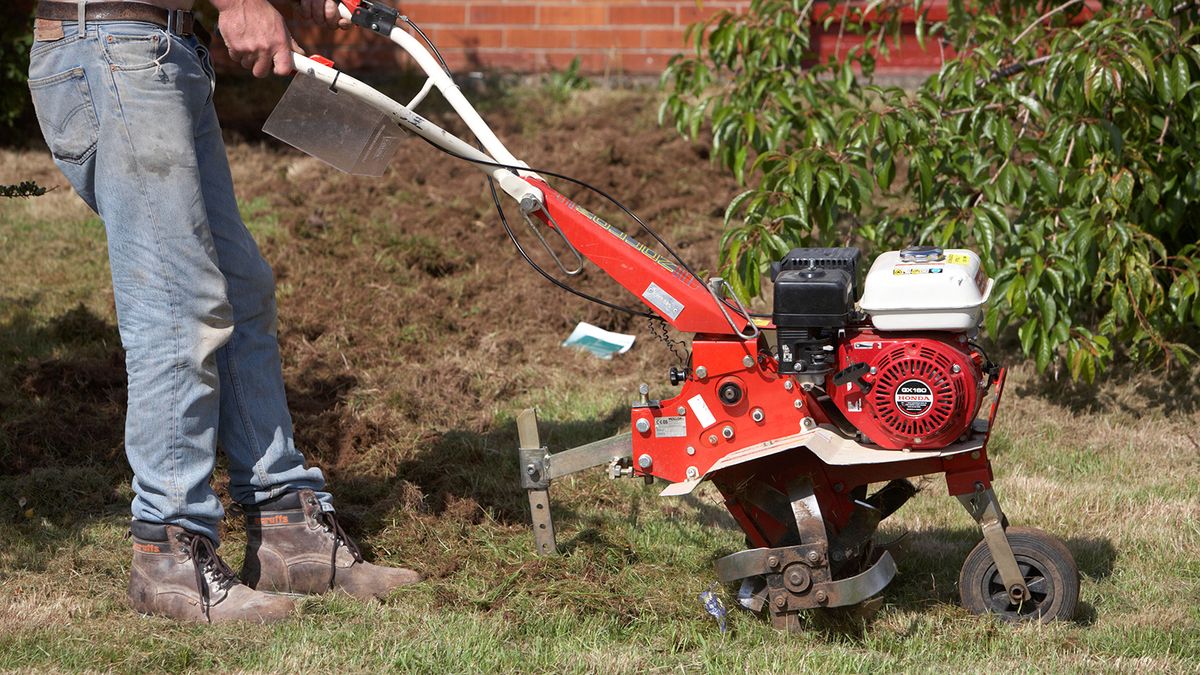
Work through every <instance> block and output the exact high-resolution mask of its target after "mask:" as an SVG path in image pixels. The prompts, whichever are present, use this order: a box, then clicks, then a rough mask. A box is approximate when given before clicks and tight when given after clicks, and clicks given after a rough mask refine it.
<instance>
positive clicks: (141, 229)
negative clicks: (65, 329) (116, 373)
mask: <svg viewBox="0 0 1200 675" xmlns="http://www.w3.org/2000/svg"><path fill="white" fill-rule="evenodd" d="M64 27H65V28H67V29H68V32H69V33H70V32H73V28H74V27H73V25H71V24H67V25H65V26H64ZM88 28H89V30H88V32H87V35H86V37H85V39H82V40H74V39H69V37H70V35H68V39H65V40H59V41H57V42H60V43H62V44H57V43H37V44H35V46H34V51H33V54H32V58H31V65H30V77H31V89H32V88H33V87H34V86H35V84H37V83H40V82H47V81H51V80H53V78H54V76H55V74H56V73H66V72H71V71H74V70H79V71H81V72H83V73H84V74H85V77H84V78H83V80H82V82H83V83H85V87H84V89H85V90H86V91H87V95H88V98H89V101H88V103H89V104H90V106H91V107H90V110H87V111H84V112H85V113H87V112H90V114H92V115H93V116H94V120H95V122H96V126H97V130H98V133H97V142H96V146H95V149H94V152H93V153H92V154H91V155H90V156H89V157H88V158H87V159H86V160H84V161H79V160H78V159H76V160H73V161H72V160H71V158H67V157H60V156H59V153H56V160H57V161H58V164H59V166H60V167H62V168H63V171H64V174H66V175H67V177H68V179H69V180H71V182H72V184H73V185H74V187H75V188H76V190H77V191H78V192H79V193H80V194H81V195H82V196H84V198H85V200H86V201H88V202H89V204H91V205H92V206H93V208H95V209H96V210H97V211H98V213H99V214H100V216H101V218H102V219H103V220H104V223H105V228H106V230H107V233H108V249H109V261H110V265H111V269H112V279H113V290H114V296H115V301H116V309H117V322H118V327H119V329H120V333H121V343H122V345H123V346H124V348H125V352H126V370H127V374H128V381H129V397H128V412H127V415H126V424H125V450H126V455H127V456H128V458H129V463H130V466H131V467H132V469H133V472H134V481H133V488H134V493H135V497H134V500H133V505H132V510H133V516H134V517H135V518H138V519H142V520H148V521H151V522H161V523H172V524H177V525H181V526H183V527H185V528H187V529H189V530H191V531H195V532H199V533H202V534H205V535H207V536H209V537H211V538H213V540H214V541H215V540H216V538H217V523H218V522H219V521H220V519H221V518H222V516H223V510H222V508H221V503H220V500H219V499H218V498H217V496H216V495H215V494H214V493H213V490H212V488H211V486H210V484H209V481H210V478H211V475H212V470H213V467H214V463H215V453H216V442H217V426H218V422H219V408H220V393H221V392H220V379H219V376H218V372H217V358H216V354H217V351H218V350H219V349H220V348H221V347H222V346H223V345H224V344H225V343H226V342H227V341H228V340H229V338H230V336H231V334H232V333H233V312H232V308H231V306H230V303H229V301H228V300H227V297H226V287H225V278H224V276H223V275H222V273H221V270H220V269H219V267H218V265H217V258H216V248H215V246H214V244H213V238H212V235H211V232H210V230H209V224H208V217H207V213H206V210H205V205H204V199H203V196H204V195H203V191H202V188H201V184H202V179H201V172H200V165H199V163H198V157H197V152H196V146H195V135H196V128H197V119H198V116H199V114H200V113H201V112H203V110H204V107H205V105H207V103H208V95H209V93H210V90H209V80H208V77H207V75H206V74H205V73H204V72H203V70H202V69H201V68H200V65H199V63H198V62H197V60H196V59H195V55H194V54H192V55H191V58H188V55H187V53H186V50H183V49H180V48H179V45H177V44H176V45H174V47H172V44H173V41H174V40H173V38H171V37H170V36H168V35H167V33H165V32H164V31H162V30H159V29H157V28H155V27H154V26H151V25H148V24H142V23H101V24H94V25H89V27H88ZM74 93H75V91H74V90H71V91H68V90H67V89H65V88H61V87H59V88H57V90H53V89H52V88H45V89H43V90H40V91H35V92H34V99H35V106H36V107H37V112H38V117H39V122H40V123H41V126H42V130H43V133H44V134H45V135H46V138H47V142H48V143H49V144H50V146H51V149H52V150H53V149H54V148H55V147H56V145H59V144H61V143H62V142H63V136H64V134H65V133H67V132H68V130H67V129H65V128H64V127H65V126H68V125H64V124H61V123H59V122H56V121H55V119H56V117H60V116H61V115H56V111H61V110H63V109H64V108H65V107H68V106H69V105H70V104H64V103H63V100H64V97H66V96H68V95H74ZM81 109H82V108H81ZM77 114H78V113H71V115H77ZM72 119H74V118H72Z"/></svg>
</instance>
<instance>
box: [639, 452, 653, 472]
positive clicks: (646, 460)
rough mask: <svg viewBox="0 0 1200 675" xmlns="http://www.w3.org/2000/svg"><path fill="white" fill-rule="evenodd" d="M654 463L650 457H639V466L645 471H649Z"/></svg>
mask: <svg viewBox="0 0 1200 675" xmlns="http://www.w3.org/2000/svg"><path fill="white" fill-rule="evenodd" d="M653 463H654V460H652V459H650V455H641V456H640V457H638V466H640V467H642V468H643V469H649V468H650V465H651V464H653Z"/></svg>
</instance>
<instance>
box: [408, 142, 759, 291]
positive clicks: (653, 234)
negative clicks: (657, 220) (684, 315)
mask: <svg viewBox="0 0 1200 675" xmlns="http://www.w3.org/2000/svg"><path fill="white" fill-rule="evenodd" d="M418 136H419V137H420V139H421V140H423V141H425V142H426V143H428V144H430V145H432V146H433V147H435V148H437V149H438V150H441V151H442V152H444V153H446V154H447V155H450V156H451V157H454V158H456V159H461V160H463V161H464V162H471V163H472V164H482V165H484V166H494V167H496V168H498V169H508V170H509V171H512V172H513V173H514V174H516V173H517V172H519V171H532V172H533V173H539V174H546V175H547V176H554V177H555V178H561V179H563V180H565V181H567V182H569V183H574V184H576V185H578V186H580V187H582V188H584V189H586V190H591V191H592V192H594V193H596V194H598V195H600V196H601V197H603V198H605V199H607V200H608V201H609V202H611V203H612V205H613V206H616V207H617V208H618V209H620V210H621V212H622V213H624V214H625V215H626V216H629V218H630V219H631V220H633V221H634V222H635V223H637V224H638V225H639V226H640V227H641V228H642V229H643V230H645V232H646V234H649V235H650V236H651V237H653V238H654V240H655V241H657V242H658V243H659V244H661V245H662V247H663V248H665V249H666V250H667V253H670V254H671V257H672V258H674V259H675V262H677V263H679V264H680V265H681V266H682V267H683V269H685V270H687V273H688V274H690V275H691V276H692V278H693V279H695V280H696V282H697V283H699V284H700V285H701V286H704V285H705V284H704V280H703V279H701V278H700V275H699V274H696V272H695V270H693V269H692V268H691V266H690V265H688V264H687V262H685V261H684V260H683V258H681V257H680V256H679V254H678V253H676V252H675V249H673V248H671V245H670V244H668V243H667V242H666V241H663V238H662V237H660V236H658V233H657V232H655V231H654V229H653V228H651V227H650V226H649V225H647V224H646V223H645V222H643V221H642V219H641V218H639V217H638V216H637V214H636V213H634V212H633V211H630V210H629V207H627V206H625V205H624V204H622V203H621V202H619V201H617V199H616V198H615V197H613V196H612V195H610V194H608V193H607V192H605V191H604V190H601V189H600V188H598V187H596V186H595V185H592V184H591V183H588V182H586V181H583V180H580V179H578V178H575V177H573V176H568V175H566V174H563V173H558V172H557V171H551V170H550V169H543V168H539V167H531V166H517V165H515V164H504V163H502V162H496V161H489V160H483V159H474V158H471V157H467V156H466V155H460V154H459V153H457V152H455V151H453V150H450V149H449V148H443V147H442V146H440V145H438V144H437V143H434V142H433V141H431V140H429V139H428V138H425V137H424V136H420V135H418ZM739 313H740V312H739Z"/></svg>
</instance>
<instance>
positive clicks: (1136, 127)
mask: <svg viewBox="0 0 1200 675" xmlns="http://www.w3.org/2000/svg"><path fill="white" fill-rule="evenodd" d="M1083 7H1084V4H1083V3H1082V2H1080V1H1078V0H1076V1H1075V2H1067V3H1065V4H1059V0H1054V2H1053V3H1051V4H1046V3H1041V2H1028V1H1021V0H1008V1H1002V2H987V1H981V2H978V3H973V4H967V3H964V2H962V0H951V2H950V3H949V7H948V18H947V20H945V21H941V22H937V23H930V22H928V21H926V16H925V12H924V10H923V8H921V7H920V6H919V5H918V6H917V7H916V9H915V10H914V8H913V6H912V4H910V3H897V2H872V3H870V4H869V5H866V4H857V3H856V4H853V5H847V4H845V3H842V4H839V3H836V2H835V3H831V6H830V7H829V8H828V9H827V10H826V9H821V10H820V11H821V12H822V13H823V14H822V15H821V16H818V17H816V19H817V20H818V21H822V22H823V23H824V26H825V27H826V28H828V29H829V30H830V32H832V33H835V34H836V35H838V36H854V39H846V40H845V45H844V46H843V47H842V49H841V54H840V58H836V57H835V58H830V59H828V60H826V61H824V62H817V60H816V57H815V56H814V54H813V49H812V45H811V44H810V38H809V26H810V20H811V17H810V13H811V12H812V11H814V10H813V3H811V2H807V1H806V2H800V1H795V2H789V1H786V0H752V2H751V4H750V6H749V9H748V10H747V11H745V12H742V13H738V12H732V11H726V12H723V13H720V14H718V15H716V16H714V17H713V18H712V19H711V20H710V21H708V22H707V23H705V24H700V25H696V26H693V27H691V28H690V29H689V31H690V32H689V36H690V39H691V40H692V41H693V45H694V54H692V55H691V56H687V57H676V58H675V59H674V60H672V62H671V64H670V66H669V67H668V70H667V72H666V74H665V75H664V86H665V88H666V90H667V93H668V96H667V98H666V100H665V102H664V104H663V111H662V112H663V114H664V116H668V117H669V118H670V119H671V120H672V121H673V122H674V124H675V125H676V127H677V128H678V129H679V131H680V132H681V133H684V134H686V135H689V136H692V137H696V136H697V135H698V134H699V132H700V130H701V128H702V127H703V126H705V125H708V126H710V127H711V130H712V146H713V151H714V157H715V158H716V160H717V161H720V162H722V163H723V164H724V165H725V166H727V167H728V168H729V169H730V170H731V171H732V172H733V174H734V175H735V177H736V178H737V179H738V180H739V181H741V182H743V183H745V184H746V186H747V187H748V189H747V190H746V191H745V192H743V193H741V194H739V195H737V196H736V197H734V199H733V200H732V202H731V203H730V204H729V208H728V210H727V213H726V223H727V229H726V232H725V235H724V239H723V251H722V268H723V271H724V273H725V275H726V276H727V277H729V278H730V280H731V282H732V283H733V284H734V286H735V289H736V291H737V292H738V293H739V294H740V295H742V296H743V297H747V298H748V297H750V296H753V295H756V294H758V293H759V291H760V277H761V275H762V273H763V271H764V270H765V269H766V268H767V266H768V264H769V263H770V262H771V261H772V260H776V259H778V258H779V257H780V256H781V255H782V254H783V253H784V252H786V250H787V249H788V248H790V247H792V246H798V245H831V244H838V243H845V242H847V241H858V242H862V243H865V244H868V245H870V246H871V247H872V248H879V249H882V248H884V247H887V248H894V247H897V246H901V245H905V244H908V243H912V242H923V243H936V244H940V245H952V244H953V245H964V244H966V245H970V246H972V247H973V248H975V249H976V250H978V251H979V252H980V254H981V255H982V256H983V258H984V260H985V265H986V267H987V271H988V273H989V274H990V275H991V276H992V277H994V278H995V279H996V287H995V291H994V292H993V298H995V301H994V302H993V305H992V311H991V312H990V313H989V315H988V325H987V328H988V330H989V331H990V332H991V334H992V335H998V334H1000V332H1001V331H1003V330H1004V329H1006V328H1013V329H1015V330H1016V332H1017V334H1018V335H1019V338H1020V343H1021V346H1022V348H1023V350H1024V351H1025V353H1026V354H1027V355H1029V356H1032V357H1033V358H1035V359H1036V362H1037V366H1038V368H1039V369H1040V370H1045V369H1046V368H1047V367H1048V366H1050V365H1051V364H1054V365H1055V368H1056V369H1057V368H1058V367H1059V366H1065V367H1066V369H1067V370H1068V371H1069V372H1070V373H1071V375H1072V376H1074V377H1076V378H1083V379H1085V380H1088V381H1091V380H1092V379H1093V378H1094V377H1095V375H1096V373H1097V372H1098V371H1099V370H1100V369H1102V368H1103V367H1104V366H1105V364H1107V363H1108V362H1109V361H1110V360H1111V359H1112V358H1113V356H1114V354H1125V355H1128V356H1130V357H1132V358H1134V359H1138V360H1150V361H1154V362H1158V363H1163V362H1165V363H1167V364H1169V363H1170V362H1171V361H1172V360H1173V359H1178V360H1179V361H1182V362H1187V361H1188V359H1189V358H1190V357H1194V356H1195V355H1196V351H1195V349H1194V347H1193V346H1192V345H1189V344H1188V341H1189V340H1191V339H1194V337H1195V335H1196V329H1197V327H1200V261H1197V259H1196V254H1197V247H1198V242H1200V144H1197V141H1196V139H1198V138H1200V91H1197V89H1198V88H1200V39H1198V36H1200V12H1198V9H1197V8H1198V6H1197V5H1196V4H1194V3H1191V2H1185V3H1183V4H1182V5H1179V4H1177V3H1174V2H1163V1H1161V0H1158V1H1156V2H1151V3H1149V4H1148V5H1143V4H1140V3H1125V4H1112V3H1105V4H1104V5H1102V6H1101V7H1099V8H1097V9H1095V10H1094V13H1093V14H1091V15H1088V16H1084V15H1082V14H1080V12H1081V11H1082V10H1083ZM905 12H908V13H910V16H912V15H913V14H915V20H916V34H917V38H918V40H919V41H920V42H921V43H922V45H923V47H924V48H925V49H928V50H935V52H936V50H942V53H944V54H957V55H958V56H955V57H951V56H946V57H945V59H944V63H943V65H942V67H941V68H940V69H939V70H938V72H937V73H935V74H933V75H931V76H929V77H928V78H927V79H925V80H924V81H923V82H922V83H921V84H920V85H919V86H918V87H917V88H916V89H915V90H904V89H901V88H897V87H882V86H875V85H874V84H873V82H874V77H873V76H874V73H875V66H876V61H877V59H878V58H881V57H883V56H886V53H887V51H888V50H889V49H894V48H895V46H896V45H897V44H898V42H897V39H898V35H899V33H900V28H901V18H902V14H903V13H905ZM842 39H843V37H838V38H837V40H838V42H839V43H841V41H842ZM1193 344H1194V343H1193Z"/></svg>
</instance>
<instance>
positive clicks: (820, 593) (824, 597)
mask: <svg viewBox="0 0 1200 675" xmlns="http://www.w3.org/2000/svg"><path fill="white" fill-rule="evenodd" d="M828 599H829V594H828V593H826V592H825V591H817V602H819V603H821V604H822V605H823V604H825V601H826V600H828Z"/></svg>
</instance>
